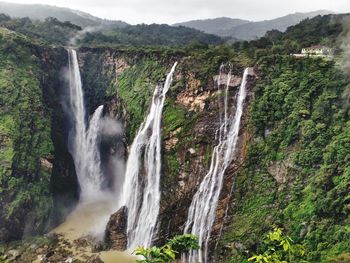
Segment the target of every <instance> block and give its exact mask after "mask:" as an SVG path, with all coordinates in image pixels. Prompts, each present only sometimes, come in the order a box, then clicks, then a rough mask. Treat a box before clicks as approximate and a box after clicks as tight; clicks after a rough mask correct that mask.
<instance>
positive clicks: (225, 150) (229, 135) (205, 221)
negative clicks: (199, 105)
mask: <svg viewBox="0 0 350 263" xmlns="http://www.w3.org/2000/svg"><path fill="white" fill-rule="evenodd" d="M220 76H221V75H220ZM247 77H248V69H246V70H245V71H244V75H243V79H242V83H241V86H240V88H239V91H238V95H237V102H236V107H235V113H234V114H229V112H228V111H229V109H228V89H229V84H230V80H231V74H229V75H228V77H227V84H226V89H225V97H224V109H223V110H224V112H223V114H222V113H220V116H221V115H223V117H220V126H219V128H218V131H217V136H218V144H217V145H216V146H215V147H214V149H213V153H212V157H211V164H210V168H209V172H208V173H207V174H206V176H205V177H204V179H203V181H202V183H201V184H200V186H199V189H198V191H197V192H196V194H195V195H194V197H193V200H192V203H191V206H190V208H189V212H188V217H187V221H186V224H185V229H184V232H185V233H191V234H193V235H195V236H197V237H198V239H199V244H200V246H201V248H200V250H198V251H191V252H190V253H189V255H188V258H187V259H184V261H185V262H189V263H196V262H202V263H206V262H209V261H208V243H209V239H210V234H211V230H212V227H213V224H214V221H215V215H216V208H217V204H218V201H219V195H220V192H221V188H222V184H223V179H224V174H225V171H226V169H227V167H228V166H229V165H230V163H231V161H232V159H233V158H234V155H235V150H236V145H237V142H238V137H239V128H240V123H241V117H242V114H243V106H244V100H245V98H246V94H247V91H246V84H247ZM219 81H220V78H219ZM219 87H220V82H219Z"/></svg>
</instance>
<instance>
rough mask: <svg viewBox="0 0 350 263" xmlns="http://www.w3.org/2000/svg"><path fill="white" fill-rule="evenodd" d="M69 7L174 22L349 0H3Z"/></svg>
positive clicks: (253, 15)
mask: <svg viewBox="0 0 350 263" xmlns="http://www.w3.org/2000/svg"><path fill="white" fill-rule="evenodd" d="M6 2H12V3H25V4H31V3H40V4H49V5H56V6H62V7H69V8H73V9H78V10H81V11H85V12H88V13H90V14H92V15H95V16H98V17H101V18H107V19H114V20H123V21H126V22H128V23H131V24H136V23H147V24H149V23H168V24H172V23H176V22H182V21H187V20H193V19H203V18H214V17H221V16H228V17H233V18H242V19H248V20H254V21H257V20H263V19H271V18H275V17H278V16H283V15H286V14H289V13H294V12H307V11H315V10H319V9H327V10H331V11H334V12H339V13H345V12H350V0H6Z"/></svg>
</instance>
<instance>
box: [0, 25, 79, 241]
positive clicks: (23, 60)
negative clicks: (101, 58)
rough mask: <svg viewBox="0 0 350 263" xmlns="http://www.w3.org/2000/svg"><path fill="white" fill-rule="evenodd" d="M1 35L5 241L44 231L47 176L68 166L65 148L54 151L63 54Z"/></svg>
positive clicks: (59, 135) (0, 202) (1, 224)
mask: <svg viewBox="0 0 350 263" xmlns="http://www.w3.org/2000/svg"><path fill="white" fill-rule="evenodd" d="M0 34H1V41H0V56H1V65H0V75H1V102H0V120H1V121H0V127H1V128H0V134H1V136H0V137H1V140H0V141H1V157H0V160H1V170H0V171H1V172H0V182H1V191H0V207H1V208H0V210H1V213H0V214H1V216H0V240H1V241H8V240H13V239H19V238H21V237H22V236H23V235H28V234H29V235H30V234H35V233H42V232H43V231H45V230H46V229H47V227H48V225H49V220H48V219H49V216H50V213H51V211H52V206H53V203H52V202H53V199H52V193H51V191H50V189H51V187H50V182H51V180H52V174H54V173H57V174H60V176H64V175H65V174H67V173H68V171H66V172H65V171H64V170H65V168H68V167H69V165H70V164H71V161H70V159H69V158H67V157H66V156H64V148H65V147H64V146H63V147H62V146H59V147H58V148H55V147H54V146H57V145H60V141H64V139H63V137H64V130H63V129H64V125H63V123H62V122H61V120H60V117H62V111H61V110H60V109H61V106H60V103H59V96H58V95H59V93H58V90H59V88H60V87H62V86H61V83H60V81H59V79H58V76H59V71H60V69H61V67H62V66H63V65H64V64H65V63H64V62H63V63H61V62H59V60H57V58H58V57H61V58H62V57H63V58H64V55H65V52H64V49H51V50H50V51H49V49H48V48H47V47H46V46H44V45H40V44H39V43H37V42H35V41H33V40H32V39H29V38H27V37H25V36H23V35H20V34H17V33H15V32H12V31H9V30H7V29H3V28H2V29H1V31H0ZM62 52H63V54H62ZM57 124H58V126H56V125H57ZM55 154H57V155H58V156H59V155H61V156H59V157H58V158H57V159H55V157H54V156H55ZM61 160H64V161H63V162H61ZM53 162H55V164H56V167H53ZM65 165H67V166H65ZM68 170H69V169H68ZM67 183H69V182H68V181H67ZM72 186H73V184H72Z"/></svg>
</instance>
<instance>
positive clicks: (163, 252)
mask: <svg viewBox="0 0 350 263" xmlns="http://www.w3.org/2000/svg"><path fill="white" fill-rule="evenodd" d="M198 248H199V245H198V238H197V237H195V236H193V235H190V234H185V235H181V236H176V237H174V238H173V239H171V240H169V241H168V242H167V243H166V244H165V245H164V246H162V247H151V248H143V247H140V248H138V249H136V250H135V251H134V253H135V255H138V256H142V257H143V258H144V259H142V260H137V262H138V263H155V262H174V261H175V259H176V258H178V257H179V256H180V255H181V254H182V253H186V252H188V251H190V250H196V249H198Z"/></svg>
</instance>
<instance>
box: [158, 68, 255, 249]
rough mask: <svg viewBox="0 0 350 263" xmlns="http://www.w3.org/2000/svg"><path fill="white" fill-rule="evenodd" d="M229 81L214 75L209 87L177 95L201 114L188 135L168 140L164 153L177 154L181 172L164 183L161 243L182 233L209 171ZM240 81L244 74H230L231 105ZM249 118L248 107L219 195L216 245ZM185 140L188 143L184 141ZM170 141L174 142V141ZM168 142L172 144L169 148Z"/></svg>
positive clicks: (225, 220) (188, 88) (188, 89)
mask: <svg viewBox="0 0 350 263" xmlns="http://www.w3.org/2000/svg"><path fill="white" fill-rule="evenodd" d="M250 75H252V76H251V77H249V80H248V86H247V89H248V96H247V99H246V102H245V106H244V108H245V109H247V107H248V105H249V101H250V100H251V99H252V96H253V93H252V92H251V90H252V88H253V86H254V82H255V77H254V76H253V74H252V72H250ZM227 81H228V79H227V77H226V76H225V77H221V79H220V81H219V82H218V76H217V77H214V78H213V81H212V82H209V83H208V86H206V87H201V86H200V85H199V86H197V87H196V89H194V86H186V87H185V89H183V90H182V91H181V92H180V93H179V94H178V95H177V103H179V104H181V105H182V106H184V107H186V110H187V111H188V112H195V114H198V115H197V116H199V117H198V118H197V119H195V121H194V122H193V124H192V126H191V131H190V132H189V133H188V134H186V136H184V135H183V134H181V132H178V133H176V132H175V133H171V134H170V138H169V141H166V142H165V155H172V156H176V159H177V161H178V163H179V167H178V173H177V174H175V175H173V177H172V179H171V180H170V181H168V182H165V183H164V185H163V191H162V199H161V213H160V218H159V221H160V231H159V239H158V240H157V242H159V244H161V243H162V242H164V240H165V239H167V238H171V237H173V236H174V235H177V234H182V233H183V227H184V223H185V221H186V218H187V213H188V208H189V206H190V204H191V201H192V198H193V195H194V194H195V192H196V191H197V189H198V187H199V185H200V184H201V182H202V180H203V178H204V176H205V175H206V174H207V172H208V169H209V166H210V159H211V154H212V149H213V147H214V146H215V145H216V144H217V141H216V131H217V129H218V127H219V124H220V118H219V112H220V110H222V107H223V105H221V104H220V102H219V98H220V97H222V96H223V90H224V89H225V87H226V83H227ZM241 81H242V77H241V76H232V77H231V80H230V82H229V89H228V92H229V96H228V98H229V101H228V103H229V108H232V107H234V105H235V103H236V94H237V91H238V88H239V86H240V84H241ZM193 83H195V82H193ZM218 83H220V89H218V85H217V84H218ZM204 95H205V96H204ZM247 119H248V116H247V111H246V110H245V113H244V115H243V116H242V121H241V130H240V138H239V141H238V145H237V154H236V157H235V159H234V160H233V161H232V163H231V165H230V166H229V168H228V169H227V170H226V173H225V177H224V183H223V188H222V191H221V194H220V200H219V203H218V207H217V212H216V220H215V223H214V226H213V232H212V235H211V239H212V242H211V243H212V246H213V247H214V245H215V243H216V242H217V240H218V239H219V238H220V235H221V233H222V231H223V229H224V228H225V226H226V225H227V223H228V221H229V220H230V215H229V214H228V207H229V206H230V203H231V193H232V190H233V184H234V179H235V175H236V174H237V172H238V170H239V169H240V168H241V166H242V165H243V163H244V158H245V155H246V149H245V145H246V144H247V141H248V140H249V139H250V137H249V133H248V132H247V131H245V129H244V127H245V125H246V121H247ZM188 138H190V139H188ZM184 140H185V141H187V142H186V143H185V142H184ZM170 142H173V143H172V144H171V143H170ZM169 145H171V146H172V147H169ZM167 173H169V171H168V170H166V169H165V171H164V177H165V178H167V177H168V174H167ZM164 177H163V180H164Z"/></svg>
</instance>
